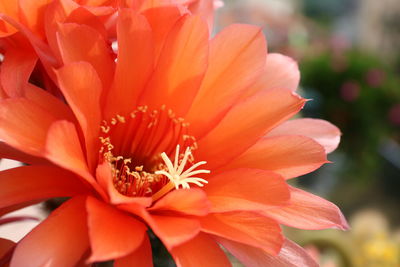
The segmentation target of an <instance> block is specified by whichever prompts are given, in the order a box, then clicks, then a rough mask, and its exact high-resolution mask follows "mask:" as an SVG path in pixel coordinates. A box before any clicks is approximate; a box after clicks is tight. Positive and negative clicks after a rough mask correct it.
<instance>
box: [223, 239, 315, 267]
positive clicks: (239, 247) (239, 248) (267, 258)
mask: <svg viewBox="0 0 400 267" xmlns="http://www.w3.org/2000/svg"><path fill="white" fill-rule="evenodd" d="M217 240H218V242H219V243H220V244H221V245H223V246H224V247H225V248H226V249H227V250H228V251H229V252H230V253H232V255H234V256H235V257H236V258H237V259H238V260H240V261H241V262H242V263H243V264H244V265H245V266H252V267H253V266H254V267H262V266H274V267H279V266H282V267H298V266H301V267H318V264H317V263H316V262H315V261H314V260H313V259H312V258H311V256H310V255H308V253H307V252H306V251H305V250H304V249H303V248H301V247H300V246H298V245H297V244H295V243H293V242H292V241H290V240H287V239H286V240H285V242H284V244H283V247H282V249H281V251H280V252H279V254H278V256H272V255H270V254H268V253H267V252H265V251H264V250H262V249H259V248H255V247H251V246H247V245H244V244H240V243H237V242H234V241H229V240H226V239H223V238H218V239H217Z"/></svg>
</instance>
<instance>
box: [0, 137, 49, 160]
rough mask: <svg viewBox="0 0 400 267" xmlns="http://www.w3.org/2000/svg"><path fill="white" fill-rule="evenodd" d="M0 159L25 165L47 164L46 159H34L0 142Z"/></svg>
mask: <svg viewBox="0 0 400 267" xmlns="http://www.w3.org/2000/svg"><path fill="white" fill-rule="evenodd" d="M0 158H5V159H13V160H17V161H20V162H23V163H27V164H41V165H44V164H48V163H49V162H48V161H47V160H46V159H43V158H39V157H34V156H31V155H29V154H26V153H24V152H22V151H19V150H17V149H15V148H13V147H10V146H9V145H7V144H6V143H4V142H0Z"/></svg>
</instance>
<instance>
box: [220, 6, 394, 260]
mask: <svg viewBox="0 0 400 267" xmlns="http://www.w3.org/2000/svg"><path fill="white" fill-rule="evenodd" d="M237 22H242V23H250V24H256V25H259V26H261V27H263V29H264V33H265V35H266V37H267V40H268V50H269V52H274V53H283V54H285V55H289V56H291V57H293V58H294V59H295V60H297V61H298V63H299V66H300V72H301V87H300V89H299V91H300V94H301V95H302V96H303V97H305V98H308V99H312V101H309V102H308V103H307V104H306V107H305V109H304V110H303V112H302V115H303V116H304V117H313V118H322V119H326V120H328V121H330V122H332V123H334V124H335V125H337V126H338V127H339V128H340V129H341V131H342V134H343V135H342V141H341V144H340V146H339V149H338V150H336V151H335V152H334V153H332V154H330V155H329V160H330V161H332V162H333V163H334V164H327V165H325V166H323V167H322V168H321V169H319V170H318V171H316V172H314V173H312V174H310V175H307V176H304V177H301V178H299V179H296V181H294V183H296V186H300V187H304V188H306V189H307V190H308V191H312V192H314V193H315V194H318V195H320V196H323V197H324V198H327V199H329V200H331V201H333V202H334V203H335V204H337V205H338V206H339V207H340V208H341V210H342V211H343V212H344V214H345V215H346V217H347V219H348V220H349V222H350V226H351V230H350V231H348V232H340V231H335V230H329V231H297V230H296V231H294V230H293V229H285V231H287V234H288V235H289V236H290V237H291V238H292V239H294V240H296V241H297V242H299V243H300V244H302V245H304V246H306V247H307V249H308V250H309V251H310V253H311V254H312V255H314V257H316V258H317V259H318V260H319V261H320V264H321V266H323V267H328V266H330V267H333V266H337V267H340V266H367V267H372V266H373V267H386V266H388V267H389V266H390V267H392V266H394V267H396V266H400V205H399V204H400V193H399V190H400V49H399V48H400V2H399V0H380V1H376V0H324V1H320V0H246V1H244V0H225V6H224V7H223V8H221V9H220V10H219V12H218V16H217V18H216V25H217V31H219V30H220V29H221V28H223V27H225V26H227V25H229V24H232V23H237Z"/></svg>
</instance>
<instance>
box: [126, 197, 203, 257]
mask: <svg viewBox="0 0 400 267" xmlns="http://www.w3.org/2000/svg"><path fill="white" fill-rule="evenodd" d="M119 207H120V208H121V209H124V210H126V211H129V212H131V213H133V214H136V215H137V216H139V217H141V218H142V219H143V220H144V221H146V223H147V224H148V225H149V226H150V228H151V230H152V231H153V232H154V233H155V234H156V235H157V236H158V238H160V239H161V241H162V242H163V244H164V245H165V246H166V247H167V248H168V249H169V250H170V249H172V248H173V247H175V246H178V245H181V244H182V243H185V242H187V241H188V240H190V239H192V238H193V237H195V236H196V235H197V234H198V233H199V231H200V223H199V221H198V220H197V218H193V217H183V216H170V215H165V214H162V213H161V214H157V213H156V212H154V214H150V213H149V212H147V211H146V210H145V209H144V208H143V206H140V205H138V204H136V203H129V204H124V205H120V206H119Z"/></svg>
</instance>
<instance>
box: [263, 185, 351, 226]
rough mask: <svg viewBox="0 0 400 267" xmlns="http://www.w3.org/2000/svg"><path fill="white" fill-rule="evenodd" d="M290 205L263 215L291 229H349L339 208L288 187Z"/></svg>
mask: <svg viewBox="0 0 400 267" xmlns="http://www.w3.org/2000/svg"><path fill="white" fill-rule="evenodd" d="M290 194H291V195H290V204H289V205H288V206H286V207H280V208H274V209H270V210H268V211H265V213H264V214H265V215H266V216H269V217H271V218H273V219H274V220H276V221H278V222H279V223H281V224H285V225H288V226H291V227H296V228H301V229H308V230H320V229H327V228H336V229H341V230H346V229H349V226H348V224H347V222H346V219H345V218H344V216H343V214H342V213H341V211H340V210H339V208H338V207H337V206H336V205H335V204H333V203H331V202H329V201H327V200H325V199H323V198H320V197H318V196H315V195H313V194H310V193H307V192H305V191H303V190H300V189H297V188H294V187H290Z"/></svg>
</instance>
